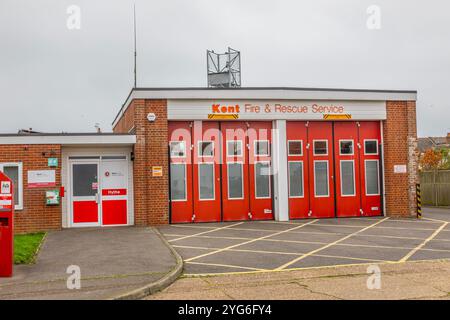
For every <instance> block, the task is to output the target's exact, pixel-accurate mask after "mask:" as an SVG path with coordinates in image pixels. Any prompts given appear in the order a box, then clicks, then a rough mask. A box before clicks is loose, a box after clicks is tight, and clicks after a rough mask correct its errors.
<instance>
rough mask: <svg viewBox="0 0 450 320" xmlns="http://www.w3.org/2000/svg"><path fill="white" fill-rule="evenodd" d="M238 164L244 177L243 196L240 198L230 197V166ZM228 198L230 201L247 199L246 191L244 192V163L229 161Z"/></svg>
mask: <svg viewBox="0 0 450 320" xmlns="http://www.w3.org/2000/svg"><path fill="white" fill-rule="evenodd" d="M235 163H238V164H240V165H241V176H242V196H241V197H239V198H232V197H230V168H229V166H228V165H229V164H235ZM227 196H228V200H242V199H245V190H244V162H243V161H227Z"/></svg>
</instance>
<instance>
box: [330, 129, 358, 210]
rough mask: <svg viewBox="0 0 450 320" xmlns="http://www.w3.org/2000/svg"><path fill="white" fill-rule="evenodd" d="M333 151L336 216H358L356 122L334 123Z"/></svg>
mask: <svg viewBox="0 0 450 320" xmlns="http://www.w3.org/2000/svg"><path fill="white" fill-rule="evenodd" d="M334 152H335V154H334V159H335V162H334V163H335V168H336V173H335V176H336V212H337V216H338V217H355V216H360V215H361V212H360V208H361V188H360V170H359V154H360V149H359V148H358V125H357V123H356V122H354V121H351V122H335V123H334Z"/></svg>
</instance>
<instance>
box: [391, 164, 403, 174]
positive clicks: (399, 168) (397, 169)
mask: <svg viewBox="0 0 450 320" xmlns="http://www.w3.org/2000/svg"><path fill="white" fill-rule="evenodd" d="M394 173H406V164H396V165H394Z"/></svg>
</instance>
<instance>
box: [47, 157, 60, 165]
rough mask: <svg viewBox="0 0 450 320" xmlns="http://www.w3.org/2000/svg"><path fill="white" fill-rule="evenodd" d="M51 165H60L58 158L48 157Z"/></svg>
mask: <svg viewBox="0 0 450 320" xmlns="http://www.w3.org/2000/svg"><path fill="white" fill-rule="evenodd" d="M47 162H48V166H49V167H57V166H58V158H48V159H47Z"/></svg>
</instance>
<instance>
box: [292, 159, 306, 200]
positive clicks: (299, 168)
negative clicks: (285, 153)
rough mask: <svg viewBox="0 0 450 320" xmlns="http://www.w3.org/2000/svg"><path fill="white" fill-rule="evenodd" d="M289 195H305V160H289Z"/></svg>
mask: <svg viewBox="0 0 450 320" xmlns="http://www.w3.org/2000/svg"><path fill="white" fill-rule="evenodd" d="M289 196H290V197H303V162H300V161H290V162H289Z"/></svg>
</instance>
